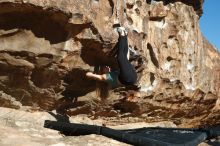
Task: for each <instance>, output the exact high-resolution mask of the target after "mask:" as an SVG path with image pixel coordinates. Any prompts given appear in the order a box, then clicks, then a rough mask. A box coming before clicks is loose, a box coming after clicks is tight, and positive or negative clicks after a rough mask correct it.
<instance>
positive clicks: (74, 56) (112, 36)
mask: <svg viewBox="0 0 220 146" xmlns="http://www.w3.org/2000/svg"><path fill="white" fill-rule="evenodd" d="M202 3H203V0H192V1H190V2H189V1H187V0H163V1H162V0H156V1H150V0H147V1H145V0H127V1H123V0H120V1H119V0H62V1H56V0H25V1H23V0H20V1H18V0H0V68H1V69H0V90H1V92H0V95H1V96H0V97H1V98H0V101H1V106H4V107H13V108H17V109H19V108H24V107H25V108H26V107H31V108H34V109H35V108H36V109H45V110H50V109H54V108H56V107H57V104H60V102H61V100H60V99H62V98H63V97H64V98H68V97H70V98H77V97H79V99H80V100H84V101H82V102H85V101H86V102H89V103H91V102H90V101H95V102H98V99H97V97H96V95H95V92H94V91H95V88H96V83H95V81H92V80H88V79H87V78H86V77H85V73H86V72H87V71H89V70H92V69H93V67H94V66H97V65H110V66H114V65H117V63H116V60H115V58H114V57H111V55H110V54H111V52H112V50H113V48H114V46H115V44H116V43H117V38H118V35H117V33H116V32H115V31H114V29H113V28H112V25H113V24H114V23H116V22H119V23H121V24H122V25H123V26H125V27H126V28H127V29H128V32H129V33H128V38H129V44H130V46H131V47H132V48H134V49H135V50H136V51H137V52H138V53H139V54H141V58H140V60H139V61H138V60H136V61H134V62H133V64H134V65H136V66H138V67H142V68H143V69H142V71H140V72H139V84H140V85H141V89H140V91H139V92H135V97H138V99H137V103H130V102H128V103H127V102H125V103H119V102H118V101H119V100H118V99H119V98H121V96H124V94H121V93H120V92H117V91H116V92H112V93H110V99H111V100H112V103H111V104H110V105H109V107H108V106H107V108H106V109H105V111H99V113H98V114H97V116H105V114H108V115H111V116H115V115H117V114H118V112H117V110H121V111H125V112H130V113H131V115H132V116H143V117H145V118H146V117H149V116H150V115H151V116H155V117H158V116H163V118H165V119H166V118H170V117H173V118H174V119H175V120H176V121H175V122H177V123H181V121H180V120H179V119H178V118H180V117H181V116H185V115H188V114H190V113H191V115H189V116H185V118H188V119H192V118H193V117H197V116H199V117H200V119H204V121H203V122H204V123H208V122H209V119H212V124H216V122H217V121H219V117H220V116H219V114H218V112H216V111H218V110H219V109H220V104H219V103H220V102H219V101H220V99H219V97H220V64H219V62H220V54H219V52H218V51H217V49H216V48H214V47H213V46H212V45H211V44H210V43H209V42H208V41H207V40H206V39H205V38H204V37H203V35H202V33H201V31H200V28H199V18H200V16H201V14H202ZM139 62H143V63H139ZM126 95H127V94H126ZM132 95H133V94H132ZM113 99H117V100H115V101H113ZM113 103H114V104H113ZM79 105H80V104H79ZM85 105H86V106H84V107H83V109H78V111H69V113H72V114H73V113H86V114H91V115H94V111H97V112H98V108H97V104H96V103H92V104H85ZM112 105H113V106H112ZM146 105H149V106H146ZM112 107H113V108H112ZM150 107H152V108H151V109H147V108H150ZM195 107H197V108H195ZM129 108H131V109H129ZM107 109H108V110H109V112H106V110H107ZM112 109H113V110H112ZM154 109H160V110H158V111H155V113H151V112H152V110H154ZM164 109H169V112H168V113H169V114H172V115H169V114H167V115H166V114H164V112H165V111H164ZM76 110H77V109H76ZM114 110H116V111H114ZM192 110H195V111H193V112H192ZM177 111H178V112H179V111H181V112H182V113H181V114H179V113H175V112H177ZM212 111H215V112H213V113H214V115H212V114H211V115H210V112H212ZM119 114H120V113H119ZM216 114H217V116H216ZM213 117H214V118H213ZM163 118H162V119H163ZM160 120H161V119H160ZM150 121H151V120H150ZM193 122H194V121H191V123H193ZM194 123H195V122H194ZM200 124H202V122H201V123H200ZM197 125H199V124H197ZM184 126H185V125H184Z"/></svg>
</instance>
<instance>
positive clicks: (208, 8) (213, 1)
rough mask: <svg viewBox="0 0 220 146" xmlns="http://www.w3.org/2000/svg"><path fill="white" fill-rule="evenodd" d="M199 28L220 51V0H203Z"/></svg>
mask: <svg viewBox="0 0 220 146" xmlns="http://www.w3.org/2000/svg"><path fill="white" fill-rule="evenodd" d="M200 28H201V31H202V33H203V35H204V36H205V37H206V39H207V40H209V42H210V43H211V44H212V45H214V46H215V47H216V48H217V49H218V51H219V52H220V0H205V2H204V4H203V15H202V17H201V18H200Z"/></svg>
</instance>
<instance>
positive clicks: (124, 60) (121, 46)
mask: <svg viewBox="0 0 220 146" xmlns="http://www.w3.org/2000/svg"><path fill="white" fill-rule="evenodd" d="M117 32H118V33H119V38H118V50H117V54H116V58H117V62H118V65H119V69H118V70H113V69H111V68H110V67H108V66H105V67H104V68H103V69H102V70H103V72H104V74H101V75H99V74H95V73H92V72H87V73H86V76H87V77H88V78H91V79H94V80H98V81H104V82H107V83H108V84H109V85H110V86H111V87H112V88H115V87H117V86H118V84H119V83H121V84H123V85H125V86H130V85H135V84H136V82H137V73H136V71H135V69H134V67H133V66H132V65H131V63H130V62H129V55H128V54H129V48H128V40H127V31H126V30H125V28H124V27H117Z"/></svg>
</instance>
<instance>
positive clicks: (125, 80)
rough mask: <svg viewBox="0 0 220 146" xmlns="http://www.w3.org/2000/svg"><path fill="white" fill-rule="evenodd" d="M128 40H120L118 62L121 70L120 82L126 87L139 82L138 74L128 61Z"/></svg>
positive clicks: (123, 38) (125, 37)
mask: <svg viewBox="0 0 220 146" xmlns="http://www.w3.org/2000/svg"><path fill="white" fill-rule="evenodd" d="M127 53H128V39H127V36H120V37H119V39H118V52H117V61H118V65H119V68H120V74H119V78H118V79H119V81H120V82H121V83H122V84H124V85H133V84H135V83H136V82H137V73H136V71H135V69H134V67H133V66H132V65H131V63H130V62H129V60H128V59H127Z"/></svg>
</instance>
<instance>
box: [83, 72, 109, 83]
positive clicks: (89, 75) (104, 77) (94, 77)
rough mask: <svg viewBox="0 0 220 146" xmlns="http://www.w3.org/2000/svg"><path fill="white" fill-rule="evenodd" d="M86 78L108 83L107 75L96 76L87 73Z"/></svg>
mask: <svg viewBox="0 0 220 146" xmlns="http://www.w3.org/2000/svg"><path fill="white" fill-rule="evenodd" d="M86 76H87V77H88V78H91V79H94V80H98V81H107V76H106V74H102V75H98V74H94V73H92V72H87V73H86Z"/></svg>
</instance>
